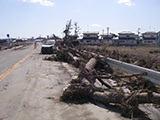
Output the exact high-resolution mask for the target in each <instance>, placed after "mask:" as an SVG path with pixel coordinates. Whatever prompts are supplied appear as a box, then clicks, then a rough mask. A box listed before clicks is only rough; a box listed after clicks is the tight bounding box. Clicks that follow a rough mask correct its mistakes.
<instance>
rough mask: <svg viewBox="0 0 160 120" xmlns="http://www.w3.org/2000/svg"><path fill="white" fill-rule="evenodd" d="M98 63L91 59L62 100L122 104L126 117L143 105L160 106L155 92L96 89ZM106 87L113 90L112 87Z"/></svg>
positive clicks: (159, 100) (65, 92) (159, 97)
mask: <svg viewBox="0 0 160 120" xmlns="http://www.w3.org/2000/svg"><path fill="white" fill-rule="evenodd" d="M96 63H97V60H96V58H91V59H90V60H89V62H88V63H87V64H86V65H85V68H84V69H82V70H81V72H80V73H79V75H78V78H77V79H74V80H72V81H71V84H70V86H69V87H68V88H67V89H66V90H65V91H64V93H63V95H62V96H61V100H71V99H72V100H73V99H85V98H91V99H93V100H96V101H99V102H102V103H104V104H108V103H116V104H120V106H121V107H122V108H123V115H126V116H131V115H132V114H133V112H135V111H137V109H138V105H139V104H142V103H154V104H158V105H160V94H158V93H155V92H151V91H150V92H143V91H137V92H134V93H131V94H127V93H124V92H123V90H122V89H120V90H115V89H113V90H112V91H111V90H110V89H108V90H107V91H102V90H101V89H100V88H97V87H95V86H94V82H95V77H94V78H93V77H92V75H94V74H95V72H94V67H95V66H96ZM138 75H139V74H138ZM141 75H145V74H141ZM131 76H135V75H131ZM127 77H129V76H127ZM102 84H103V83H102ZM105 86H106V87H108V88H112V87H111V86H110V85H105Z"/></svg>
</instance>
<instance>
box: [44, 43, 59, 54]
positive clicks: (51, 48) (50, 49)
mask: <svg viewBox="0 0 160 120" xmlns="http://www.w3.org/2000/svg"><path fill="white" fill-rule="evenodd" d="M55 44H56V41H55V40H47V41H46V43H45V44H43V45H42V47H41V53H42V54H45V53H46V54H48V53H54V52H55V51H56V45H55Z"/></svg>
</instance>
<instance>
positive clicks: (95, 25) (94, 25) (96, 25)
mask: <svg viewBox="0 0 160 120" xmlns="http://www.w3.org/2000/svg"><path fill="white" fill-rule="evenodd" d="M91 26H93V27H102V26H101V25H98V24H92V25H91Z"/></svg>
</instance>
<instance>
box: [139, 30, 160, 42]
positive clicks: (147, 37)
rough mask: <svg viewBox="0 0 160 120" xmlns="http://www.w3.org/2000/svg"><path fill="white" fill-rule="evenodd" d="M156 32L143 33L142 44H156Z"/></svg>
mask: <svg viewBox="0 0 160 120" xmlns="http://www.w3.org/2000/svg"><path fill="white" fill-rule="evenodd" d="M156 35H157V33H156V32H144V33H142V42H141V45H156Z"/></svg>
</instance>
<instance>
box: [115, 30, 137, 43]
mask: <svg viewBox="0 0 160 120" xmlns="http://www.w3.org/2000/svg"><path fill="white" fill-rule="evenodd" d="M118 35H119V45H129V46H132V45H137V40H136V38H137V35H136V34H135V33H132V32H130V31H122V32H120V33H118Z"/></svg>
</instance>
